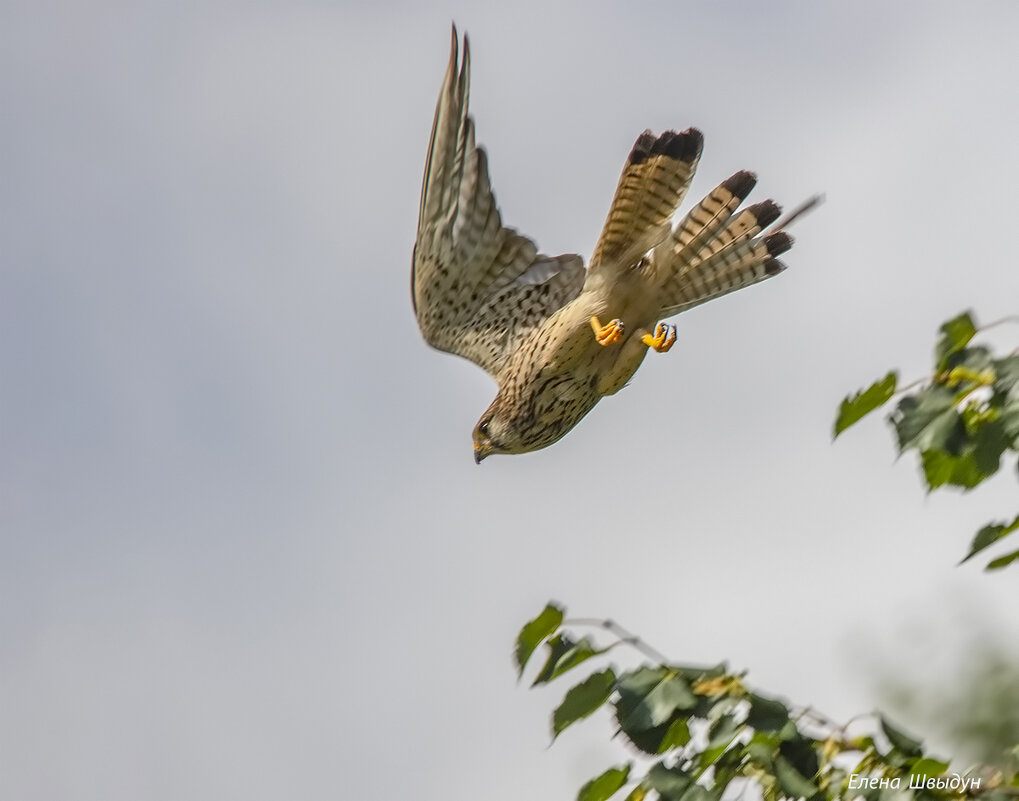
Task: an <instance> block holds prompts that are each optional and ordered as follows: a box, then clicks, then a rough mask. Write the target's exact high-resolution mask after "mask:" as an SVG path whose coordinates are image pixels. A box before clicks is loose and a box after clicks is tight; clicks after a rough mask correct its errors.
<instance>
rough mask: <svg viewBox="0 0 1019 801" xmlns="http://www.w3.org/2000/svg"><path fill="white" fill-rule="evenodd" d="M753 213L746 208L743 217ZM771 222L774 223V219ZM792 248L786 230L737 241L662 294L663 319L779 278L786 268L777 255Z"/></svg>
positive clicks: (706, 259)
mask: <svg viewBox="0 0 1019 801" xmlns="http://www.w3.org/2000/svg"><path fill="white" fill-rule="evenodd" d="M761 205H763V204H761ZM773 209H777V207H776V206H775V205H774V204H771V206H768V207H767V208H766V212H767V214H766V215H765V217H767V216H770V215H771V214H773V213H774V212H773ZM751 210H752V209H747V210H746V212H744V214H746V213H747V212H751ZM740 216H743V215H740ZM771 220H772V221H774V217H772V218H771ZM746 222H748V221H746ZM744 224H745V223H744ZM759 227H760V226H759V225H752V226H750V227H749V228H748V230H752V229H753V228H758V230H759ZM792 246H793V239H792V237H791V236H789V234H787V233H785V232H784V231H778V232H776V233H773V234H768V235H766V236H759V237H757V238H756V239H750V238H747V237H745V236H743V237H740V238H738V239H735V240H734V241H732V242H730V243H729V244H728V245H725V246H723V247H721V248H720V249H719V250H717V251H716V252H714V253H712V254H711V255H709V256H708V257H707V258H705V259H704V260H703V261H700V262H698V263H697V264H696V265H695V266H693V267H692V268H690V269H689V270H688V271H687V272H686V274H685V275H684V276H683V277H682V280H680V281H677V282H675V283H674V284H673V285H672V291H671V293H665V294H663V296H662V307H663V308H662V314H661V317H663V318H664V317H671V316H672V315H674V314H678V313H679V312H681V311H686V310H687V309H690V308H693V307H694V306H699V305H700V304H701V303H705V302H707V301H709V300H713V299H714V298H717V297H721V296H722V295H726V294H728V293H730V292H735V291H736V290H737V289H742V288H743V287H746V286H750V285H752V284H756V283H758V282H759V281H763V280H765V279H766V278H770V277H771V276H773V275H778V273H780V272H782V270H784V269H785V265H784V264H783V263H782V262H780V261H779V260H778V256H780V255H781V254H783V253H785V252H786V251H787V250H789V249H790V248H791V247H792Z"/></svg>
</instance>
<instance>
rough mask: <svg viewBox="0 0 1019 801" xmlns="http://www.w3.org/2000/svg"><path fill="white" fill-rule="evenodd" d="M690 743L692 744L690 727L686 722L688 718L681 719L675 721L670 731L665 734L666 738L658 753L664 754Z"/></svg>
mask: <svg viewBox="0 0 1019 801" xmlns="http://www.w3.org/2000/svg"><path fill="white" fill-rule="evenodd" d="M688 742H690V726H689V724H688V723H687V722H686V718H680V719H679V720H676V721H673V723H672V725H671V726H669V730H668V731H667V732H665V736H664V737H663V738H662V742H661V743H660V744H659V746H658V749H657V751H658V753H659V754H664V753H665V752H666V751H671V750H672V749H673V748H682V747H683V746H684V745H686V744H687V743H688Z"/></svg>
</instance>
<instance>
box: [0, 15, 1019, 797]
mask: <svg viewBox="0 0 1019 801" xmlns="http://www.w3.org/2000/svg"><path fill="white" fill-rule="evenodd" d="M451 20H455V21H456V23H457V25H458V26H459V27H460V28H461V29H465V30H467V31H468V32H469V34H470V37H471V46H472V69H473V74H472V98H471V100H472V109H473V114H474V117H475V120H476V123H477V132H478V139H479V142H481V143H482V144H484V146H485V147H486V148H487V150H488V153H489V158H490V166H491V174H492V182H493V186H494V188H495V191H496V195H497V199H498V201H499V204H500V208H501V210H502V214H503V219H504V221H505V222H506V223H507V224H509V225H512V226H514V227H517V228H519V229H520V230H522V231H524V232H526V233H527V234H529V235H530V236H532V237H533V238H534V239H535V240H536V241H537V242H538V244H539V246H540V247H541V248H542V250H543V251H545V252H548V253H560V252H579V253H582V254H584V255H585V257H586V256H587V255H589V254H590V252H591V250H592V248H593V246H594V242H595V240H596V238H597V236H598V232H599V230H600V227H601V224H602V222H603V221H604V217H605V214H606V212H607V210H608V204H609V201H610V199H611V197H612V193H613V191H614V188H615V183H616V180H617V178H618V175H619V171H620V169H621V167H622V164H623V161H624V159H625V157H626V154H627V153H628V151H629V148H630V146H631V145H632V143H633V140H634V139H635V137H636V136H637V134H639V133H640V131H642V130H644V129H645V128H651V129H653V130H656V131H660V130H663V129H666V128H676V129H682V128H686V127H688V126H691V125H695V126H697V127H699V128H700V129H701V130H702V131H703V133H704V136H705V148H704V155H703V158H702V159H701V162H700V167H699V172H698V175H697V177H696V179H695V181H694V185H693V188H692V190H691V194H690V198H691V199H695V198H698V197H700V196H701V195H703V194H704V193H706V192H707V191H709V190H710V189H711V188H713V187H714V186H715V185H716V184H717V183H719V182H720V181H721V180H722V179H723V178H725V177H727V176H728V175H730V174H731V173H733V172H735V171H736V170H738V169H752V170H754V171H756V172H757V173H758V176H759V179H760V180H759V184H758V189H757V190H756V191H755V193H754V196H753V197H755V198H756V199H758V200H760V199H764V198H765V197H774V198H775V199H777V200H778V201H779V202H782V203H784V204H785V205H786V206H787V207H789V208H791V207H792V206H794V205H795V204H796V203H798V202H799V201H801V200H803V199H805V198H807V197H809V196H811V195H813V194H815V193H818V192H823V193H824V194H825V196H826V198H827V200H826V203H825V204H824V205H823V206H822V207H821V208H820V209H818V210H817V211H815V212H813V213H812V214H811V215H810V216H809V217H807V218H804V219H803V220H801V221H799V222H798V223H797V224H796V226H795V228H794V229H793V234H794V235H795V236H796V240H797V241H796V246H795V247H794V249H793V250H792V251H791V252H790V253H789V254H787V256H785V257H784V259H783V260H784V261H785V262H786V263H787V264H788V265H789V270H788V271H787V272H785V273H783V274H782V275H781V276H780V277H779V278H778V279H776V280H774V281H769V282H767V283H765V284H763V285H761V286H758V287H754V288H752V289H749V290H747V291H745V292H740V293H737V294H735V295H732V296H730V297H727V298H724V299H721V300H719V301H717V302H712V303H710V304H707V305H705V306H703V307H700V308H698V309H696V310H694V311H691V312H689V313H687V314H684V315H682V316H680V317H679V318H677V319H676V320H675V321H674V322H675V323H676V325H677V326H678V329H679V340H678V342H677V345H676V347H674V348H673V349H672V351H671V352H670V353H669V354H667V355H664V356H658V355H656V354H651V355H650V356H649V358H648V359H647V360H646V361H645V363H644V365H643V367H642V369H641V370H640V371H639V372H638V374H637V375H636V377H635V380H634V381H633V384H632V386H631V387H629V388H627V389H626V390H625V391H623V392H621V393H619V394H618V395H616V396H614V397H612V398H609V399H607V400H606V401H605V402H604V403H602V404H600V405H599V407H598V408H596V409H595V410H594V411H593V412H592V413H591V414H590V415H589V416H588V418H586V419H585V420H584V421H583V422H582V423H581V424H580V425H579V426H578V427H577V428H576V429H575V430H574V431H573V432H572V433H570V434H569V435H568V436H567V437H566V438H565V439H563V440H562V441H561V442H559V443H558V444H556V445H555V446H553V447H552V448H549V449H547V450H544V451H541V452H538V453H534V454H530V455H526V456H513V457H493V458H491V459H488V460H486V461H485V463H484V464H483V465H482V466H481V467H477V466H476V465H475V464H474V462H473V459H472V454H471V439H470V433H471V430H472V428H473V426H474V424H475V422H476V420H477V418H478V416H479V415H480V413H481V412H482V411H483V410H484V409H485V407H486V406H487V405H488V403H489V401H490V400H491V398H492V396H493V395H494V391H495V388H494V384H493V382H492V380H491V379H490V378H489V377H488V376H487V375H485V374H484V373H483V372H482V371H481V370H479V369H478V368H477V367H475V366H474V365H472V364H470V363H468V362H466V361H463V360H460V359H457V358H455V357H452V356H449V355H446V354H441V353H439V352H437V351H434V350H431V349H429V348H428V347H427V346H426V345H425V344H424V343H423V341H422V340H421V338H420V336H419V334H418V331H417V326H416V323H415V320H414V317H413V313H412V310H411V304H410V295H409V269H410V256H411V248H412V245H413V240H414V236H415V230H414V227H415V223H416V219H417V203H418V200H419V191H420V181H421V173H422V168H423V164H424V157H425V151H426V147H427V144H428V135H429V131H430V129H431V122H432V114H433V110H434V104H435V98H436V95H437V92H438V89H439V85H440V82H441V80H442V75H443V71H444V69H445V64H446V60H447V57H448V45H449V25H450V22H451ZM1017 24H1019V6H1017V5H1016V4H1014V3H1008V2H1000V3H980V4H966V5H959V4H950V3H929V2H923V3H921V2H904V3H897V4H888V3H878V2H864V3H853V4H839V5H836V4H808V3H792V2H775V3H768V4H761V3H753V4H751V3H727V4H715V3H648V4H644V5H639V6H633V5H631V6H624V5H622V4H612V3H593V4H590V3H588V4H562V5H556V4H540V3H529V2H525V3H522V4H505V3H501V4H479V3H470V2H461V3H452V4H434V3H433V4H424V3H411V2H403V3H389V4H387V3H378V4H368V3H336V2H332V3H330V2H324V1H317V0H288V2H282V1H279V2H277V0H264V1H263V2H249V3H242V2H227V1H226V0H215V1H214V2H203V3H198V2H181V3H172V4H171V3H158V2H140V3H126V2H104V1H103V0H94V1H93V2H88V3H77V2H36V3H5V4H3V5H2V6H0V107H2V108H3V110H4V114H3V122H2V123H0V643H2V647H0V800H3V799H10V801H36V800H39V801H44V800H48V799H53V800H54V801H56V800H60V801H77V800H78V799H81V801H88V800H90V799H97V800H99V799H102V800H103V801H119V800H120V799H125V800H127V799H131V800H132V801H139V800H141V801H149V800H150V799H151V801H162V800H163V799H166V800H167V801H183V800H185V799H196V801H197V800H199V799H217V801H229V800H230V799H244V800H245V801H260V800H261V799H336V798H340V799H357V801H395V800H396V799H402V798H408V797H413V798H415V799H418V801H430V799H439V798H442V799H447V798H476V797H484V798H486V799H490V801H500V800H501V799H517V798H521V797H528V798H535V799H561V798H571V797H574V795H575V793H576V790H577V788H578V787H579V786H580V784H582V783H583V782H584V781H585V780H586V779H588V778H590V777H591V776H593V775H595V774H596V773H599V772H601V770H603V769H605V768H606V767H608V766H609V765H611V764H614V763H617V762H619V761H621V760H622V759H624V758H625V757H626V754H625V752H623V751H621V750H620V747H619V746H618V744H615V743H611V742H609V740H608V739H607V737H606V736H605V735H606V734H607V732H608V727H607V725H605V723H604V721H603V722H601V723H594V724H592V725H591V726H590V727H584V726H581V727H577V728H576V729H575V730H570V731H568V732H566V733H565V734H564V735H563V736H562V737H561V738H560V739H559V740H558V741H557V742H556V743H555V745H554V747H552V748H549V742H550V735H549V715H550V713H551V710H552V709H553V708H554V706H555V705H556V704H557V703H558V701H559V700H560V698H561V696H562V694H563V693H564V692H565V690H566V689H567V685H559V684H553V685H552V686H551V687H550V688H548V689H546V690H542V691H528V690H527V689H526V684H518V683H517V682H516V676H515V673H514V671H513V669H512V665H511V660H510V653H511V649H512V644H513V640H514V637H515V635H516V633H517V631H518V629H519V628H520V626H521V625H522V624H523V623H524V622H525V621H526V620H528V619H529V618H531V617H533V616H534V615H535V614H537V612H538V611H540V609H541V608H542V606H543V605H544V604H545V603H546V602H547V601H548V600H550V599H555V600H557V601H559V602H560V603H562V604H565V605H566V607H567V608H568V610H569V612H570V613H571V614H573V615H575V616H583V617H612V618H613V619H615V620H617V621H619V622H620V623H622V624H624V625H625V626H627V627H628V628H630V629H631V630H633V631H636V632H638V633H640V634H641V635H642V636H643V637H644V638H645V639H646V640H647V641H649V642H650V643H652V644H653V645H654V646H655V647H656V648H658V649H659V650H661V651H664V652H665V653H667V654H669V655H670V656H671V657H672V658H674V659H676V660H679V661H684V662H709V663H714V662H717V661H720V660H722V659H726V660H728V661H729V663H730V664H731V665H733V666H734V667H736V668H741V669H743V668H745V669H748V670H749V671H750V674H749V678H748V681H749V683H751V684H752V685H754V686H755V687H757V688H759V689H761V690H765V691H767V692H770V693H773V694H779V695H781V696H783V697H786V698H788V699H790V700H792V701H794V702H796V703H798V704H803V705H806V704H812V705H814V706H816V707H817V708H819V709H821V710H824V711H825V712H826V713H828V714H829V715H830V716H831V717H834V718H840V719H846V718H849V717H850V716H852V715H854V714H856V713H858V712H864V711H868V710H870V709H872V708H873V706H874V704H875V688H874V683H873V680H872V675H873V670H872V665H873V664H875V660H877V661H879V662H880V663H881V664H884V665H891V666H893V667H894V668H895V669H896V670H899V671H901V672H902V674H903V675H915V676H916V681H917V682H918V683H921V682H924V683H928V682H929V680H931V679H932V678H935V677H936V675H938V674H939V673H941V672H944V671H947V670H948V669H949V666H950V665H951V664H952V660H953V659H955V658H957V657H958V656H959V654H960V652H961V648H962V646H961V645H959V644H961V643H963V642H965V635H966V634H967V632H969V631H971V630H973V629H974V628H975V627H978V626H982V627H985V628H987V629H988V630H990V631H991V632H993V633H994V635H995V636H1000V637H1001V639H1002V640H1004V641H1009V640H1011V641H1014V639H1015V638H1014V632H1015V629H1016V626H1017V625H1019V607H1017V606H1016V605H1015V603H1014V599H1015V589H1016V581H1017V574H1016V572H1015V570H1012V571H1008V570H1006V571H1002V572H1001V573H1000V574H998V575H986V574H984V573H982V572H981V570H980V566H979V565H969V564H967V565H966V566H963V567H956V563H957V561H958V560H959V558H960V557H961V556H962V555H963V553H964V552H965V550H966V546H967V545H968V542H969V538H970V537H971V536H972V534H973V532H975V531H976V530H977V529H978V528H979V527H980V526H981V525H983V524H984V523H986V522H988V521H989V520H991V519H1002V518H1004V517H1011V516H1013V515H1014V514H1015V513H1016V503H1015V501H1016V492H1015V490H1016V485H1015V480H1014V479H1015V475H1014V471H1012V470H1010V471H1008V473H1009V475H1003V476H999V477H998V479H996V480H994V481H992V482H990V483H989V484H988V485H987V486H985V487H981V488H979V489H978V490H976V491H975V492H972V493H969V494H966V495H962V494H959V493H953V492H941V493H937V494H935V495H932V496H927V495H925V493H924V492H923V490H922V488H921V486H920V483H919V481H918V474H917V468H916V465H915V463H914V461H913V459H911V458H902V459H899V460H896V459H895V458H894V452H893V446H892V441H891V438H890V436H889V430H888V427H887V425H885V424H884V423H883V422H882V421H881V420H880V419H878V418H875V419H873V420H869V421H867V422H865V423H863V424H861V425H860V426H859V427H858V428H857V429H854V430H852V431H851V432H849V433H847V434H846V435H844V436H843V437H842V438H840V439H839V440H838V441H837V442H836V443H834V444H833V443H832V441H831V435H830V432H831V424H832V419H833V416H834V413H835V410H836V408H837V405H838V402H839V401H840V399H841V398H842V397H843V396H844V395H845V394H847V393H848V392H850V391H853V390H855V389H857V388H859V387H861V386H863V385H865V384H867V383H869V382H870V381H871V380H873V379H875V378H877V377H879V376H881V375H883V374H884V372H885V371H886V370H887V369H888V368H890V367H893V366H896V367H900V368H901V369H902V373H903V377H904V378H907V379H911V378H920V377H922V376H923V375H924V373H925V371H926V370H927V369H928V368H929V364H930V352H931V347H932V345H933V340H934V335H935V332H936V329H937V326H938V325H939V324H940V323H941V322H942V321H943V320H945V319H947V318H949V317H951V316H954V315H955V314H956V313H958V312H959V311H961V310H963V309H965V308H972V309H974V310H975V311H976V314H977V316H978V318H979V319H981V320H992V319H996V318H998V317H1002V316H1004V315H1007V314H1010V313H1011V314H1014V313H1016V312H1017V311H1019V307H1017V303H1019V301H1017V299H1019V269H1017V268H1016V264H1015V257H1014V255H1013V248H1012V239H1013V234H1014V230H1015V224H1014V218H1015V213H1016V211H1017V204H1016V200H1015V195H1014V189H1013V188H1014V187H1015V186H1016V185H1017V183H1019V159H1017V157H1016V153H1015V135H1014V131H1015V130H1016V128H1017V127H1019V105H1017V103H1016V102H1015V101H1016V88H1015V80H1014V78H1015V75H1016V74H1017V73H1019V53H1017V51H1016V48H1015V46H1014V32H1015V30H1016V29H1017V27H1016V26H1017ZM1017 339H1019V331H1017V330H1016V328H1015V327H1013V328H1011V329H1009V328H1007V327H1003V328H1001V329H998V330H997V331H996V333H995V336H994V338H993V339H992V340H991V341H992V342H994V343H996V344H999V345H1000V346H1001V347H1008V348H1011V347H1014V345H1015V344H1016V341H1017ZM925 632H926V633H925ZM933 636H936V637H937V638H939V641H940V642H941V643H942V645H943V647H942V649H941V650H940V651H939V652H936V653H935V654H934V656H933V657H932V656H931V653H930V648H929V647H927V646H929V642H927V645H926V646H925V645H924V637H928V638H930V637H933ZM909 671H912V674H910V673H909ZM561 681H563V682H567V681H568V679H563V680H561ZM585 728H589V730H588V731H585Z"/></svg>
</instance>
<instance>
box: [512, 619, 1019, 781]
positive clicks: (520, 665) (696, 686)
mask: <svg viewBox="0 0 1019 801" xmlns="http://www.w3.org/2000/svg"><path fill="white" fill-rule="evenodd" d="M564 615H565V612H564V610H563V609H562V608H561V607H559V606H556V605H554V604H549V605H547V606H546V607H545V609H544V610H543V611H542V612H541V614H540V615H538V616H537V617H536V618H535V619H534V620H532V621H530V622H529V623H527V624H526V625H525V626H524V627H523V628H522V629H521V631H520V634H519V636H518V637H517V644H516V664H517V669H518V673H519V675H520V676H522V675H523V673H524V671H525V669H526V667H527V665H528V663H529V662H530V659H531V657H532V656H533V655H534V653H535V651H536V650H537V649H538V648H539V647H542V646H544V651H545V654H546V658H545V662H544V664H543V665H542V667H541V668H540V669H539V670H538V673H537V675H536V676H535V678H534V680H533V682H532V685H531V686H532V687H534V686H538V685H542V684H547V683H549V682H551V681H553V680H554V679H556V678H558V677H559V676H562V675H563V674H565V673H567V672H569V671H571V670H574V669H575V668H577V667H578V666H579V665H581V664H583V663H585V662H588V660H591V659H594V658H597V657H604V655H605V654H607V653H609V652H610V651H611V650H613V649H615V648H617V647H622V646H629V647H631V648H633V649H635V650H636V651H637V652H638V653H639V654H641V655H642V656H643V657H645V658H646V659H649V660H650V662H645V663H644V664H642V665H640V666H639V667H637V668H635V669H633V670H620V669H618V668H616V667H615V666H613V665H609V666H607V667H605V668H603V669H602V670H599V671H596V672H592V673H590V674H589V675H588V676H587V678H586V679H584V680H583V681H581V682H580V683H579V684H577V685H575V686H574V687H572V688H571V689H570V690H568V691H567V692H566V695H565V696H564V698H563V700H562V702H561V703H560V704H559V706H558V707H556V709H555V711H554V712H553V713H552V736H553V739H554V738H556V737H558V736H559V735H561V734H562V733H563V732H564V731H565V730H566V729H567V728H569V727H571V726H573V725H574V724H576V723H578V722H580V721H582V720H584V719H586V718H588V717H590V716H591V715H593V714H595V713H596V712H598V711H599V710H601V709H603V708H606V709H609V710H611V714H612V716H613V718H614V720H615V724H616V726H617V728H618V735H619V736H620V737H621V738H622V739H623V741H624V742H626V743H627V744H629V745H630V746H631V747H632V748H633V749H634V751H635V756H634V757H633V758H632V759H631V760H629V761H626V762H624V763H622V764H619V765H614V766H612V767H610V768H608V769H607V770H605V771H604V772H602V773H601V774H599V775H598V776H595V777H593V778H592V779H591V780H590V781H588V782H587V783H585V784H584V786H583V787H581V789H580V791H579V793H578V794H577V799H578V801H607V799H609V798H611V797H612V796H615V795H616V794H618V793H621V792H622V791H623V790H624V789H628V794H627V795H626V797H625V799H626V801H644V800H645V799H648V798H657V799H661V801H719V799H721V797H722V795H723V793H725V791H726V789H727V788H729V787H730V786H731V787H733V788H734V789H736V788H738V787H739V786H740V785H743V789H746V788H747V787H748V786H756V788H757V790H758V795H759V796H760V797H762V798H763V799H764V801H779V799H798V798H805V799H810V800H811V801H821V799H841V798H864V799H866V800H867V801H879V799H883V798H885V797H887V796H886V795H885V793H886V792H889V791H892V790H894V791H896V794H897V795H901V796H902V798H903V801H905V798H906V796H912V797H915V798H916V799H924V800H925V801H935V800H936V799H969V798H985V799H993V800H994V801H998V800H999V799H1006V798H1015V797H1019V777H1017V775H1016V774H1015V771H1011V772H1010V775H1005V773H1003V772H1002V771H995V770H991V769H986V770H980V771H977V770H975V769H974V770H970V771H967V772H966V773H964V774H962V775H960V774H958V773H951V774H949V773H948V772H947V771H948V762H947V761H944V760H941V759H938V758H936V757H932V756H930V755H929V754H926V753H925V752H924V749H923V745H922V743H921V742H920V741H919V740H917V739H915V738H914V737H912V736H911V735H909V734H906V733H905V732H903V731H901V730H900V729H898V728H897V727H895V726H893V725H892V724H891V723H890V722H889V721H888V720H887V719H886V718H884V717H883V716H881V715H878V714H873V715H862V716H858V717H857V718H854V719H853V720H851V721H850V722H849V723H846V724H844V725H841V726H840V725H838V724H837V723H834V722H833V721H831V720H830V719H829V718H827V717H826V716H824V715H822V714H820V713H818V712H817V711H816V710H814V709H812V708H810V707H806V708H796V707H793V706H790V705H789V704H788V703H787V702H785V701H784V700H782V699H779V698H774V697H770V696H768V695H765V694H762V693H759V692H757V691H755V690H753V689H751V688H750V687H749V686H748V685H747V684H746V683H745V678H746V674H745V673H733V672H731V671H730V670H729V668H728V667H727V666H726V665H725V664H724V663H722V664H719V665H715V666H712V667H702V666H693V665H680V664H676V663H674V662H672V661H670V660H668V659H666V658H665V657H664V656H663V655H662V654H661V653H660V652H659V651H658V650H657V649H655V648H653V647H652V646H650V645H648V644H647V643H645V642H644V641H643V640H641V639H640V638H639V637H637V636H635V635H633V634H631V633H630V632H629V631H627V630H626V629H624V628H623V627H622V626H619V625H618V624H617V623H615V622H614V621H611V620H598V619H574V620H565V617H564ZM574 627H597V628H600V629H602V630H603V631H605V632H606V633H607V634H608V635H609V636H610V637H612V638H614V639H613V640H612V641H611V642H609V643H608V644H607V645H604V646H599V645H597V644H596V643H595V642H594V641H593V640H592V639H591V638H590V637H588V636H584V637H579V636H578V635H577V634H575V633H574V632H573V630H572V629H573V628H574ZM864 720H869V721H870V725H869V728H865V729H864V730H863V731H861V732H859V733H855V734H854V733H852V732H851V731H850V729H859V728H861V727H860V726H858V725H857V724H858V723H860V722H861V721H864ZM652 794H653V795H652Z"/></svg>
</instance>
